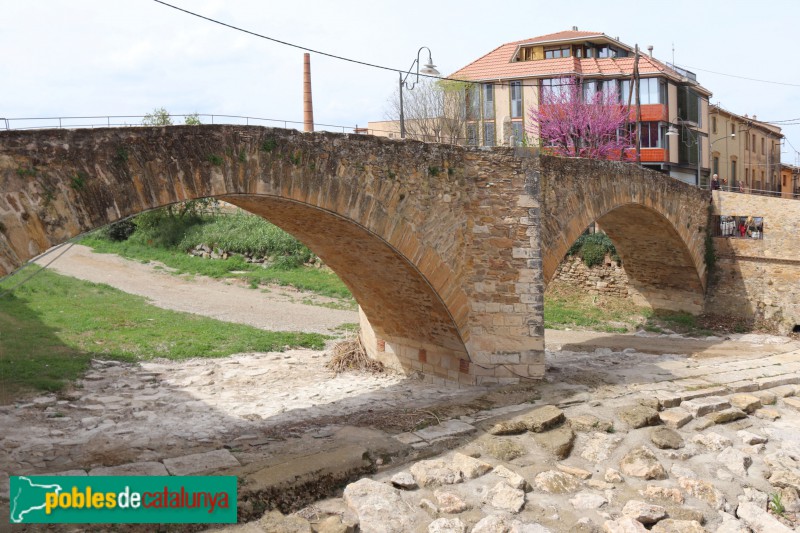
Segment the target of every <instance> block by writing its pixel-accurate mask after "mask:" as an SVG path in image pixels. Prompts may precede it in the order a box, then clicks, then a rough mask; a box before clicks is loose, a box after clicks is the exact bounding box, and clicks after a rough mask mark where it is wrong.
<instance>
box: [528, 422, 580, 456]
mask: <svg viewBox="0 0 800 533" xmlns="http://www.w3.org/2000/svg"><path fill="white" fill-rule="evenodd" d="M534 440H536V443H537V444H538V445H539V446H541V447H542V448H544V449H545V450H547V451H549V452H550V453H552V454H553V455H555V456H556V457H557V458H558V459H564V458H566V457H569V454H570V452H571V451H572V445H573V443H574V442H575V433H574V432H573V431H572V428H571V427H569V426H562V427H560V428H556V429H552V430H550V431H547V432H544V433H537V434H535V435H534Z"/></svg>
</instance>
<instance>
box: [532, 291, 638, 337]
mask: <svg viewBox="0 0 800 533" xmlns="http://www.w3.org/2000/svg"><path fill="white" fill-rule="evenodd" d="M651 315H652V310H650V309H647V308H645V307H638V306H636V305H635V304H633V302H631V301H630V300H628V299H626V298H614V297H609V296H599V295H596V294H590V293H587V292H586V291H583V290H580V289H578V288H576V287H571V286H568V285H563V284H558V283H554V284H552V285H551V287H548V290H547V292H546V293H545V297H544V326H545V327H546V328H553V329H564V328H565V327H570V328H585V329H594V330H598V331H607V332H613V333H624V332H626V331H631V330H634V329H636V326H637V325H638V324H641V323H642V322H644V321H645V320H646V319H647V318H649V317H650V316H651Z"/></svg>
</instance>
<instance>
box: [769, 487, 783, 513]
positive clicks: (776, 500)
mask: <svg viewBox="0 0 800 533" xmlns="http://www.w3.org/2000/svg"><path fill="white" fill-rule="evenodd" d="M769 509H770V510H771V511H772V512H773V513H775V514H776V515H779V516H780V515H783V513H785V512H786V508H785V507H784V506H783V501H782V498H781V493H780V492H773V493H772V494H770V495H769Z"/></svg>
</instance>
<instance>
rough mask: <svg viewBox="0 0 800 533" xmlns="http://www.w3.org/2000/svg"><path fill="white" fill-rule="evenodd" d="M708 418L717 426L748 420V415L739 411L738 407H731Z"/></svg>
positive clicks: (711, 414) (709, 415)
mask: <svg viewBox="0 0 800 533" xmlns="http://www.w3.org/2000/svg"><path fill="white" fill-rule="evenodd" d="M707 417H708V418H709V419H710V420H711V421H713V422H714V423H715V424H727V423H728V422H733V421H735V420H741V419H742V418H747V413H745V412H744V411H742V410H741V409H737V408H736V407H731V408H729V409H723V410H722V411H716V412H713V413H710V414H708V415H707Z"/></svg>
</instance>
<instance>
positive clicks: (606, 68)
mask: <svg viewBox="0 0 800 533" xmlns="http://www.w3.org/2000/svg"><path fill="white" fill-rule="evenodd" d="M635 71H636V72H637V73H638V78H639V99H638V106H637V99H636V97H635V95H633V92H634V91H633V90H632V85H631V84H632V83H634V79H635V77H636V76H634V74H635ZM450 77H451V78H453V79H458V80H464V81H468V82H473V83H474V84H473V85H472V86H471V88H470V89H468V94H467V104H466V108H467V109H466V120H467V126H466V132H465V133H466V141H467V144H471V145H479V146H497V145H510V144H515V145H521V144H529V145H538V139H537V136H536V128H535V127H534V125H533V124H532V121H531V118H530V117H529V112H530V109H531V108H532V107H538V106H539V105H540V103H541V101H542V95H543V94H544V92H545V91H550V90H559V89H558V88H559V87H563V86H564V85H565V83H570V82H574V81H571V80H578V81H579V82H580V83H582V85H583V92H584V94H589V93H590V92H591V91H606V92H611V91H613V92H614V93H616V94H617V95H618V96H619V101H620V105H627V106H630V117H631V119H632V120H636V117H637V116H638V117H640V120H641V128H640V130H639V131H640V142H641V149H640V157H641V162H642V164H643V165H644V166H647V167H651V168H654V169H657V170H661V171H664V172H668V173H669V174H670V175H672V176H673V177H676V178H678V179H681V180H682V181H685V182H687V183H691V184H697V183H699V184H701V185H702V184H705V183H707V182H708V176H709V175H710V169H709V166H708V164H709V163H708V161H709V158H708V156H707V154H708V153H709V152H708V148H709V138H708V131H709V130H708V124H707V122H708V120H707V117H708V98H709V96H710V95H711V93H710V92H709V91H708V90H707V89H705V88H704V87H702V86H701V85H700V84H699V83H698V82H697V79H696V77H695V75H694V74H693V73H691V72H688V71H685V70H682V69H679V68H677V67H674V66H671V65H669V64H667V63H662V62H661V61H659V60H657V59H655V58H654V57H653V56H652V50H651V54H650V55H648V54H641V53H637V51H636V50H635V49H634V48H633V47H631V46H629V45H626V44H624V43H622V42H620V41H619V39H618V38H612V37H609V36H607V35H605V34H603V33H598V32H588V31H578V29H577V28H573V29H572V30H571V31H564V32H559V33H554V34H549V35H543V36H540V37H534V38H532V39H526V40H522V41H515V42H510V43H506V44H503V45H501V46H499V47H497V48H496V49H494V50H492V51H491V52H489V53H488V54H486V55H484V56H482V57H480V58H478V59H476V60H475V61H473V62H472V63H470V64H469V65H467V66H465V67H463V68H461V69H459V70H457V71H456V72H454V73H453V74H452V75H451V76H450ZM634 86H635V85H634ZM670 127H672V128H673V130H672V131H673V132H674V134H673V135H667V133H668V132H670Z"/></svg>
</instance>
